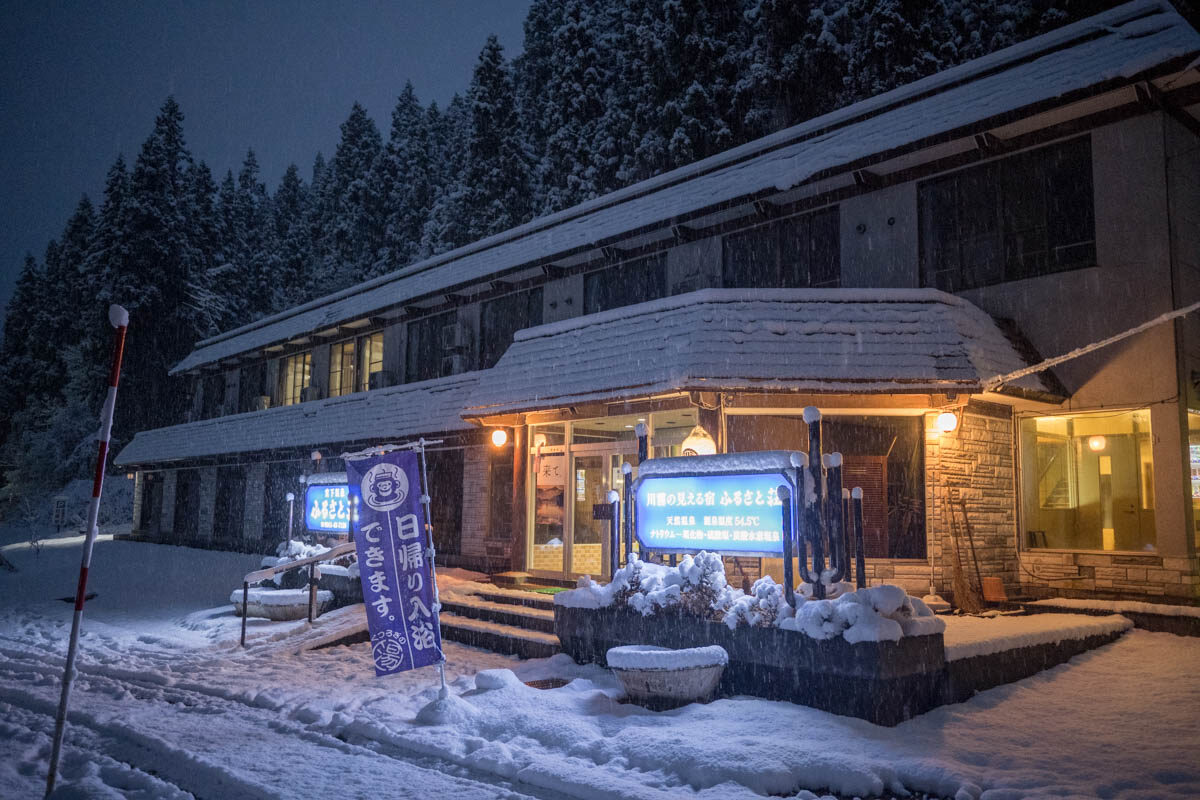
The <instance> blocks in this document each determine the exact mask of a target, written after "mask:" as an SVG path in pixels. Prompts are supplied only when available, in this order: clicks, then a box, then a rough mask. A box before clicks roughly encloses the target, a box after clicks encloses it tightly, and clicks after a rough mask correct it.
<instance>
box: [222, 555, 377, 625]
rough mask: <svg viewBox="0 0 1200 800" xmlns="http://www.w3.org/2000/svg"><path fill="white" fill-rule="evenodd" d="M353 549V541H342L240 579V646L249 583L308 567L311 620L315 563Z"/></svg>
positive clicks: (315, 577)
mask: <svg viewBox="0 0 1200 800" xmlns="http://www.w3.org/2000/svg"><path fill="white" fill-rule="evenodd" d="M354 549H355V545H354V542H343V543H342V544H339V545H337V546H336V547H333V548H330V549H329V550H326V551H325V552H324V553H318V554H317V555H315V556H309V557H308V558H301V559H299V560H297V561H288V562H285V563H283V564H278V565H276V566H274V567H263V568H262V569H257V570H255V571H254V572H251V573H248V574H247V575H246V577H245V578H243V579H242V645H241V646H242V647H245V646H246V617H248V616H249V613H248V612H249V610H250V609H249V605H250V584H252V583H258V582H259V581H265V580H266V579H267V578H274V577H275V576H276V575H278V574H279V573H281V572H290V571H291V570H294V569H300V568H303V567H308V621H309V622H312V621H313V619H314V618H315V617H316V609H317V564H319V563H321V562H323V561H332V560H333V559H335V558H341V557H342V556H344V555H346V554H347V553H353V552H354Z"/></svg>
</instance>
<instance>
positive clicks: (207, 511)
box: [196, 467, 217, 542]
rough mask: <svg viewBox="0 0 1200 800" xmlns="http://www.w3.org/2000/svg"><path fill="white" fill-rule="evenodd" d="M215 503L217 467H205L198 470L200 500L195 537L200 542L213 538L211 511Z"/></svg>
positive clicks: (214, 508)
mask: <svg viewBox="0 0 1200 800" xmlns="http://www.w3.org/2000/svg"><path fill="white" fill-rule="evenodd" d="M216 504H217V468H216V467H206V468H204V469H202V470H200V500H199V506H200V507H199V509H198V512H199V517H198V520H197V524H196V538H197V539H199V540H200V541H201V542H211V541H212V538H213V512H214V511H215V510H216Z"/></svg>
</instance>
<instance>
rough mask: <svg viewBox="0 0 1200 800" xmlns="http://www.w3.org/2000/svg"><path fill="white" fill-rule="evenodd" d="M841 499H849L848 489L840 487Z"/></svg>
mask: <svg viewBox="0 0 1200 800" xmlns="http://www.w3.org/2000/svg"><path fill="white" fill-rule="evenodd" d="M842 499H843V500H849V499H850V490H849V489H842Z"/></svg>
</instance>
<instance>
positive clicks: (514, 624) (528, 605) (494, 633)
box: [441, 588, 561, 658]
mask: <svg viewBox="0 0 1200 800" xmlns="http://www.w3.org/2000/svg"><path fill="white" fill-rule="evenodd" d="M441 622H442V638H443V639H445V640H448V641H452V642H460V643H462V644H467V645H471V646H473V647H482V648H484V649H486V650H491V651H493V652H496V653H504V654H507V655H515V656H519V657H520V658H548V657H549V656H552V655H554V654H555V653H558V652H560V650H561V647H560V645H559V641H558V637H557V636H555V635H554V598H553V597H549V596H545V595H539V594H535V593H533V592H522V591H513V590H506V589H499V588H498V589H495V590H488V591H481V592H478V593H476V594H458V593H454V592H448V593H446V594H445V595H444V596H443V597H442V613H441Z"/></svg>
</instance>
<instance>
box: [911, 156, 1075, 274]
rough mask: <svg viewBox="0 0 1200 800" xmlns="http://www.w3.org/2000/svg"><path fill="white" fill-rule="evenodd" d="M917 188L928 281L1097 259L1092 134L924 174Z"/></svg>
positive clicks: (1041, 270) (1044, 269)
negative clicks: (948, 171) (940, 173)
mask: <svg viewBox="0 0 1200 800" xmlns="http://www.w3.org/2000/svg"><path fill="white" fill-rule="evenodd" d="M917 195H918V205H919V214H920V239H921V281H922V284H923V285H925V286H932V287H936V288H938V289H943V290H945V291H948V292H958V291H963V290H966V289H973V288H976V287H979V286H990V285H992V284H996V283H1002V282H1004V281H1015V280H1021V279H1022V278H1032V277H1036V276H1038V275H1048V274H1050V273H1053V272H1062V271H1064V270H1069V269H1076V268H1079V267H1087V266H1092V265H1093V264H1094V263H1095V261H1096V241H1095V239H1096V233H1095V228H1096V225H1095V209H1094V205H1093V197H1092V150H1091V140H1090V139H1089V138H1088V137H1086V136H1084V137H1081V138H1078V139H1072V140H1070V141H1068V142H1062V143H1060V144H1055V145H1050V146H1049V147H1042V148H1039V149H1037V150H1029V151H1026V152H1024V153H1017V154H1016V155H1013V156H1009V157H1007V158H1003V159H1000V160H998V161H990V162H988V163H986V164H980V165H978V166H974V167H969V168H968V169H964V170H960V171H958V172H955V173H952V174H950V175H946V176H944V177H940V178H935V179H933V180H929V181H925V182H923V183H921V184H920V186H919V187H918V189H917Z"/></svg>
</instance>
